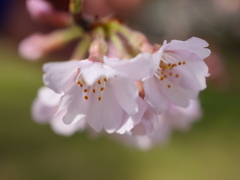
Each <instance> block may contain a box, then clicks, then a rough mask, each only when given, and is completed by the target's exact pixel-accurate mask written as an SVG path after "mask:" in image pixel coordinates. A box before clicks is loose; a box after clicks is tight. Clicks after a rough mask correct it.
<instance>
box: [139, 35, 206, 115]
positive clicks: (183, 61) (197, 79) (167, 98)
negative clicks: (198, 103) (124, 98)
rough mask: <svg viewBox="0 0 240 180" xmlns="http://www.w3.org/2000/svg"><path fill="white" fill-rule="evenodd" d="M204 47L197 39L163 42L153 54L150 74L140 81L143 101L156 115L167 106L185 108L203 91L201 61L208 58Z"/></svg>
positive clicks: (203, 73) (203, 68)
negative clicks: (152, 68) (142, 87)
mask: <svg viewBox="0 0 240 180" xmlns="http://www.w3.org/2000/svg"><path fill="white" fill-rule="evenodd" d="M207 46H208V43H207V42H206V41H204V40H202V39H199V38H195V37H193V38H190V39H188V40H187V41H178V40H173V41H171V42H170V43H168V44H167V43H166V42H164V44H163V46H162V47H161V48H160V49H159V50H158V52H156V53H155V54H153V57H154V62H155V63H156V64H155V70H154V74H153V75H152V76H150V77H149V78H146V79H144V80H143V84H144V91H145V100H146V102H147V103H148V104H149V105H150V107H151V108H152V109H153V110H154V112H155V113H156V114H160V113H162V112H164V111H165V110H166V109H167V105H168V103H169V102H170V103H173V104H175V105H177V106H180V107H187V106H188V105H189V99H196V98H197V96H198V94H199V91H201V90H203V89H205V88H206V77H207V76H209V74H208V67H207V65H206V64H205V62H204V61H203V60H204V59H205V58H206V57H208V56H209V55H210V50H209V49H207V48H205V47H207Z"/></svg>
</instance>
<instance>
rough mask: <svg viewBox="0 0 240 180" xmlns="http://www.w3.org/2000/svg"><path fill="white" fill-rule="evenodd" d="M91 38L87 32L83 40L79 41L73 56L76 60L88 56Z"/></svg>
mask: <svg viewBox="0 0 240 180" xmlns="http://www.w3.org/2000/svg"><path fill="white" fill-rule="evenodd" d="M90 42H91V38H90V36H89V35H88V34H86V35H85V36H84V37H83V38H82V40H81V41H80V42H79V44H78V46H77V48H76V49H75V51H74V53H73V55H72V58H71V59H74V60H83V59H85V58H86V54H87V51H88V48H89V46H90Z"/></svg>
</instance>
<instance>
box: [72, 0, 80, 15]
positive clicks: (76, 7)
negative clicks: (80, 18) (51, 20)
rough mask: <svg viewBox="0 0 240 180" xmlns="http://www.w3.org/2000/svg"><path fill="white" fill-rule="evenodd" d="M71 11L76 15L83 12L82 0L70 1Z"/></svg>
mask: <svg viewBox="0 0 240 180" xmlns="http://www.w3.org/2000/svg"><path fill="white" fill-rule="evenodd" d="M69 11H70V12H71V13H72V14H74V15H76V14H80V13H81V12H82V0H70V3H69Z"/></svg>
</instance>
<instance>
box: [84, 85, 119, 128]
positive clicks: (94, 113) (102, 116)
mask: <svg viewBox="0 0 240 180" xmlns="http://www.w3.org/2000/svg"><path fill="white" fill-rule="evenodd" d="M100 96H101V93H99V92H96V93H95V94H94V96H93V103H92V106H91V109H90V110H89V113H88V116H87V117H86V120H87V122H88V123H89V125H90V126H91V127H92V128H93V129H94V130H95V131H97V132H100V131H101V130H102V128H103V127H104V129H105V130H106V131H107V132H108V133H113V132H115V131H116V130H117V129H119V128H120V126H121V124H122V121H123V113H124V111H123V110H122V108H121V106H120V105H119V104H118V103H117V100H116V98H115V97H114V95H113V94H112V92H111V89H110V87H109V86H108V85H107V86H106V88H105V90H104V95H103V97H102V99H101V101H99V100H98V97H100Z"/></svg>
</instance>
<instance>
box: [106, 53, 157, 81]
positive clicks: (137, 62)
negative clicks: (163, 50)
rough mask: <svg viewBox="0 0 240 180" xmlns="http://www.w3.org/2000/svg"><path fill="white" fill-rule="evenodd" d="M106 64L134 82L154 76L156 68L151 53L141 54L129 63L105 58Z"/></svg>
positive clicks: (128, 61)
mask: <svg viewBox="0 0 240 180" xmlns="http://www.w3.org/2000/svg"><path fill="white" fill-rule="evenodd" d="M104 63H105V64H106V65H107V66H110V67H112V68H113V69H115V70H116V71H117V72H118V73H120V74H122V75H125V76H128V77H129V78H130V79H131V80H133V81H138V80H141V79H143V78H146V77H148V76H150V75H152V74H153V73H154V67H155V63H154V61H153V55H152V54H149V53H141V54H139V55H137V56H136V57H135V58H132V59H130V60H127V61H121V60H119V59H116V58H108V57H104ZM133 72H134V73H133Z"/></svg>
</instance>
